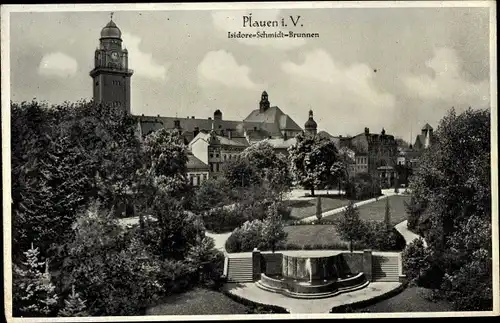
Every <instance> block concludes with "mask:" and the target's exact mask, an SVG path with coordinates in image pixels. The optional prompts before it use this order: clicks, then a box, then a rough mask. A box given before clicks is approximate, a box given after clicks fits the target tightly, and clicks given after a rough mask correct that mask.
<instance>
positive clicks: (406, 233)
mask: <svg viewBox="0 0 500 323" xmlns="http://www.w3.org/2000/svg"><path fill="white" fill-rule="evenodd" d="M395 228H396V230H398V232H399V233H401V235H402V236H403V238H405V241H406V244H407V245H409V244H410V243H412V242H413V241H414V240H416V239H418V238H421V236H419V235H418V234H416V233H414V232H411V231H410V230H408V220H404V221H403V222H401V223H398V224H396V226H395ZM422 240H423V239H422ZM423 241H424V247H425V248H427V243H426V242H425V240H423Z"/></svg>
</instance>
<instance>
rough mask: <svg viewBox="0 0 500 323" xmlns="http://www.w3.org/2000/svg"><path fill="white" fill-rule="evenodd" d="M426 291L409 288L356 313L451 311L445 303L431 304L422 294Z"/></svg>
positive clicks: (418, 288) (449, 306)
mask: <svg viewBox="0 0 500 323" xmlns="http://www.w3.org/2000/svg"><path fill="white" fill-rule="evenodd" d="M425 293H428V290H426V289H425V288H421V287H409V288H406V289H405V290H404V291H402V292H401V293H399V294H397V295H395V296H393V297H391V298H388V299H386V300H383V301H380V302H378V303H376V304H373V305H370V306H367V307H365V308H363V309H358V310H356V312H361V311H363V310H369V311H370V312H371V313H395V312H446V311H451V310H452V309H451V305H450V304H449V303H448V302H445V301H437V302H431V301H429V300H427V299H425V298H424V296H423V294H425Z"/></svg>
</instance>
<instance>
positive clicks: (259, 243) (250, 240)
mask: <svg viewBox="0 0 500 323" xmlns="http://www.w3.org/2000/svg"><path fill="white" fill-rule="evenodd" d="M263 227H264V222H262V221H261V220H253V221H246V222H245V223H244V224H243V225H242V226H241V227H240V228H237V229H235V230H234V231H233V233H231V235H230V236H229V238H228V240H227V241H226V250H227V252H247V251H252V250H253V249H254V248H258V249H262V248H263V247H264V243H263V242H264V241H263V238H262V232H263Z"/></svg>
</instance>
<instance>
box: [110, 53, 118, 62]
mask: <svg viewBox="0 0 500 323" xmlns="http://www.w3.org/2000/svg"><path fill="white" fill-rule="evenodd" d="M111 59H113V60H114V61H116V60H118V53H117V52H112V53H111Z"/></svg>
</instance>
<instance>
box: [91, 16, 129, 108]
mask: <svg viewBox="0 0 500 323" xmlns="http://www.w3.org/2000/svg"><path fill="white" fill-rule="evenodd" d="M121 36H122V33H121V31H120V29H119V28H118V27H117V26H116V24H115V23H114V21H113V15H112V14H111V20H110V21H109V22H108V24H107V25H106V26H105V27H104V28H103V29H102V30H101V38H100V39H99V48H97V49H96V50H95V57H94V69H93V70H92V71H91V72H90V76H91V77H92V81H93V86H92V87H93V92H94V101H95V102H97V103H103V104H111V105H113V106H117V107H121V108H123V109H124V110H125V111H127V113H129V114H130V78H131V76H132V74H133V71H132V70H129V69H128V51H127V49H126V48H122V39H121Z"/></svg>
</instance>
